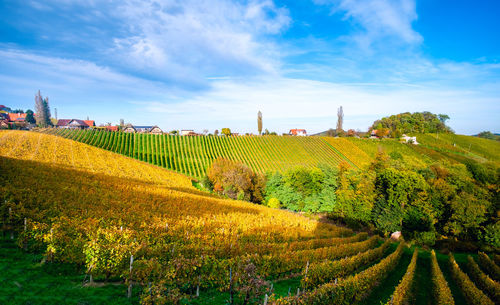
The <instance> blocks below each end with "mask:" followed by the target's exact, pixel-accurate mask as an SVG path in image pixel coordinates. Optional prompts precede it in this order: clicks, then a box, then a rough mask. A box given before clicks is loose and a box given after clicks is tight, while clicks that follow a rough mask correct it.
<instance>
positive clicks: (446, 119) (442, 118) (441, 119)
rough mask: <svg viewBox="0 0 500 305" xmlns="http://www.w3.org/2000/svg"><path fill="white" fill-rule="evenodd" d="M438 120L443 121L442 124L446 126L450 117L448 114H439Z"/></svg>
mask: <svg viewBox="0 0 500 305" xmlns="http://www.w3.org/2000/svg"><path fill="white" fill-rule="evenodd" d="M438 118H439V120H440V121H441V123H443V124H445V123H446V121H448V120H449V119H450V116H449V115H447V114H438Z"/></svg>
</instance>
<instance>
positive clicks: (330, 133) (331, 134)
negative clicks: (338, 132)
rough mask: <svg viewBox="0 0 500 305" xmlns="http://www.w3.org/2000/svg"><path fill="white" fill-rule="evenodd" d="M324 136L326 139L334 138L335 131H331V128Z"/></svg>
mask: <svg viewBox="0 0 500 305" xmlns="http://www.w3.org/2000/svg"><path fill="white" fill-rule="evenodd" d="M326 136H327V137H334V136H335V130H333V129H332V128H330V129H328V130H327V131H326Z"/></svg>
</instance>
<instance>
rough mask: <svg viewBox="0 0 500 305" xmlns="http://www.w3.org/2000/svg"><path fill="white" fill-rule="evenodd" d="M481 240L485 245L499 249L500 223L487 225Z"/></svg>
mask: <svg viewBox="0 0 500 305" xmlns="http://www.w3.org/2000/svg"><path fill="white" fill-rule="evenodd" d="M481 239H482V241H483V242H484V243H485V244H487V245H490V246H492V247H495V248H500V221H497V222H496V223H493V224H489V225H487V226H486V227H485V228H484V233H483V234H482V235H481Z"/></svg>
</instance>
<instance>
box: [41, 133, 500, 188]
mask: <svg viewBox="0 0 500 305" xmlns="http://www.w3.org/2000/svg"><path fill="white" fill-rule="evenodd" d="M43 132H45V133H49V134H55V135H58V136H62V137H65V138H68V139H72V140H75V141H79V142H82V143H86V144H89V145H92V146H96V147H100V148H104V149H106V150H110V151H113V152H117V153H120V154H123V155H126V156H129V157H132V158H135V159H138V160H141V161H145V162H148V163H151V164H154V165H158V166H161V167H165V168H167V169H171V170H173V171H176V172H179V173H182V174H185V175H188V176H190V177H194V178H201V177H203V176H204V175H205V174H206V170H207V168H208V167H209V166H210V164H211V163H212V162H213V160H215V159H217V158H218V157H224V158H227V159H230V160H237V161H241V162H243V163H244V164H246V165H247V166H249V167H250V168H251V169H252V170H254V171H255V172H258V173H269V172H274V171H285V170H286V169H289V168H293V167H296V166H304V167H307V168H311V167H315V166H318V165H322V164H324V165H329V166H333V167H336V166H338V164H339V163H340V162H342V161H344V162H347V163H349V164H350V165H351V166H352V167H353V168H354V169H361V168H365V167H366V166H368V165H369V164H370V163H371V162H372V161H373V160H374V158H375V155H376V153H377V152H378V151H379V150H383V151H385V152H386V153H388V154H389V155H391V154H392V156H393V157H394V158H399V159H401V160H402V161H403V162H404V163H406V164H408V165H411V166H413V167H415V168H421V167H424V166H426V165H430V164H432V163H434V162H435V161H437V160H442V159H447V160H448V161H450V162H463V161H464V160H466V159H467V158H472V159H475V160H478V161H480V162H484V161H488V160H489V161H498V160H500V155H499V153H498V152H499V151H500V143H499V142H495V141H491V140H486V139H481V138H477V137H471V136H462V135H454V134H439V135H436V134H417V135H416V136H417V139H418V142H419V143H421V145H407V144H403V143H400V142H399V141H397V140H395V139H382V140H374V139H363V138H352V137H349V138H332V137H284V136H260V137H259V136H241V137H213V136H196V137H188V136H185V137H182V136H170V135H161V136H158V135H146V134H128V133H120V132H114V133H113V132H106V131H90V130H85V131H84V130H67V129H46V130H43ZM454 144H455V145H454ZM464 158H465V159H464Z"/></svg>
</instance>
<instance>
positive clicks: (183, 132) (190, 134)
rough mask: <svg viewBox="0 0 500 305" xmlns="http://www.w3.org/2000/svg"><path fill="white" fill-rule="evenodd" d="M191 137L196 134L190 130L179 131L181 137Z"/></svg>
mask: <svg viewBox="0 0 500 305" xmlns="http://www.w3.org/2000/svg"><path fill="white" fill-rule="evenodd" d="M192 135H196V133H195V132H194V130H192V129H183V130H181V136H192Z"/></svg>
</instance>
